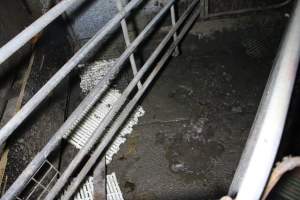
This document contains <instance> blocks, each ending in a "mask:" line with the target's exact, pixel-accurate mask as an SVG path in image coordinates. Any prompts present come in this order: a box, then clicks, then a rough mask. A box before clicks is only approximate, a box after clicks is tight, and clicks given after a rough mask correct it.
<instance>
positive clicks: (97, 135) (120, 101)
mask: <svg viewBox="0 0 300 200" xmlns="http://www.w3.org/2000/svg"><path fill="white" fill-rule="evenodd" d="M175 1H176V0H171V1H169V2H168V3H167V4H166V5H165V6H164V8H163V9H162V10H161V11H160V13H159V14H157V15H156V17H155V18H154V19H153V20H152V21H151V22H150V24H151V23H152V22H158V20H159V19H161V17H162V16H163V15H164V14H165V13H166V12H167V11H168V9H169V8H170V7H171V5H172V4H173V3H174V2H175ZM152 28H153V27H152ZM173 34H174V33H173ZM171 37H172V35H170V38H171ZM156 54H158V53H156ZM155 58H156V57H155ZM155 58H154V56H151V57H150V58H149V59H148V60H147V62H146V63H145V65H144V66H148V65H151V63H152V62H153V61H154V59H155ZM143 69H144V70H143ZM109 73H110V72H108V74H107V75H106V76H105V77H107V76H110V75H109ZM142 73H145V67H143V68H142V69H141V70H140V71H139V72H138V73H137V75H136V76H135V77H134V79H133V80H132V82H130V83H129V85H128V87H127V88H126V89H125V91H124V92H123V94H122V96H121V97H120V98H119V99H118V101H117V102H116V103H115V104H114V106H113V107H112V109H111V110H110V112H109V113H108V114H107V115H106V116H105V118H104V119H103V120H102V121H101V124H100V125H99V126H98V127H97V129H96V131H95V134H93V135H92V137H91V138H90V139H89V140H88V142H87V143H86V144H85V146H84V147H83V148H82V149H81V150H80V151H79V153H77V155H76V156H75V158H74V159H73V160H72V161H71V163H70V164H69V165H68V167H67V169H66V170H65V171H64V173H63V174H62V175H61V177H60V178H59V179H58V181H57V182H56V184H55V185H54V186H53V188H52V189H51V191H50V192H49V193H48V195H47V197H46V198H45V199H46V200H51V199H54V198H55V196H56V195H57V194H58V193H59V192H60V190H61V189H62V188H63V187H64V186H65V184H66V183H67V181H68V179H69V178H70V176H71V175H72V173H73V171H74V170H75V169H76V168H77V166H78V165H79V164H80V162H81V161H82V159H83V158H84V157H85V156H86V155H88V153H89V152H90V150H91V149H92V148H93V146H94V145H95V144H96V143H97V141H98V140H99V138H100V137H101V136H102V135H101V134H102V133H103V132H104V131H105V129H106V128H107V126H108V125H109V124H110V123H111V121H112V120H113V119H114V117H115V116H116V114H117V113H118V112H119V110H120V109H121V107H122V105H123V104H124V103H125V101H126V99H127V97H128V96H129V94H130V93H131V91H132V90H133V88H134V87H135V86H136V84H137V82H138V81H140V79H141V76H142ZM105 77H104V78H105ZM102 81H103V80H102ZM102 81H101V82H102ZM134 83H135V84H134ZM104 84H105V83H104ZM101 85H103V84H101ZM106 85H108V84H106ZM96 91H98V90H96Z"/></svg>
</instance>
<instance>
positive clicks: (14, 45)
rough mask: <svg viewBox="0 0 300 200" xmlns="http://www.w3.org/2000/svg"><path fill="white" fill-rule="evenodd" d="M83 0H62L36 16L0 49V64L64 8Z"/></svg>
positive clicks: (62, 11)
mask: <svg viewBox="0 0 300 200" xmlns="http://www.w3.org/2000/svg"><path fill="white" fill-rule="evenodd" d="M84 1H85V0H63V1H61V2H60V3H58V4H57V5H55V6H54V7H53V8H52V9H50V10H49V11H48V12H47V13H45V14H44V15H43V16H41V17H40V18H38V19H37V20H36V21H35V22H33V23H32V24H31V25H30V26H28V27H27V28H25V29H24V30H23V31H22V32H21V33H19V34H18V35H17V36H15V37H14V38H13V39H11V40H10V41H9V42H8V43H6V44H5V45H4V46H3V47H2V48H1V49H0V65H1V64H2V63H4V62H5V61H6V60H7V59H8V58H9V57H10V56H12V55H13V54H14V53H15V52H16V51H18V50H19V49H20V48H22V47H23V46H24V45H25V44H26V43H27V42H29V41H30V40H31V39H32V38H33V37H34V36H36V35H37V34H38V33H39V32H41V31H42V30H43V29H44V28H45V27H46V26H48V25H49V24H50V23H51V22H52V21H54V20H55V19H56V18H57V17H59V16H60V15H61V14H63V13H64V12H65V11H66V10H68V9H69V8H70V7H72V6H73V5H75V4H78V5H79V4H81V3H83V2H84Z"/></svg>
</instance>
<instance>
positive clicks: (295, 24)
mask: <svg viewBox="0 0 300 200" xmlns="http://www.w3.org/2000/svg"><path fill="white" fill-rule="evenodd" d="M299 20H300V1H297V2H296V6H295V11H294V14H293V17H292V18H291V21H290V24H289V26H288V29H287V32H286V34H285V36H284V39H283V41H282V44H281V47H280V50H279V52H278V55H277V58H276V60H275V62H274V66H273V69H272V72H271V74H270V77H269V80H268V83H267V85H266V88H265V91H264V94H263V97H262V100H261V103H260V106H259V108H258V111H257V114H256V118H255V120H254V123H253V125H252V128H251V131H250V135H249V139H248V141H247V144H246V148H245V150H244V152H243V155H242V158H241V160H240V163H239V166H238V169H237V171H236V173H235V176H234V179H233V182H232V185H231V187H230V191H229V194H230V195H231V196H235V195H237V196H236V198H235V199H236V200H253V199H259V198H260V196H261V194H262V192H263V190H264V187H265V184H266V182H267V180H268V177H269V174H270V171H271V169H272V166H273V163H274V160H275V156H276V154H277V151H278V147H279V144H280V140H281V137H282V132H283V128H284V125H285V120H286V116H287V112H288V109H289V104H290V99H291V95H292V92H293V87H294V82H295V78H296V73H297V69H298V64H299V57H300V22H299Z"/></svg>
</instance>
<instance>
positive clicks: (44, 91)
mask: <svg viewBox="0 0 300 200" xmlns="http://www.w3.org/2000/svg"><path fill="white" fill-rule="evenodd" d="M142 1H143V0H133V1H131V2H130V3H129V4H128V5H127V6H126V7H125V8H124V10H123V12H121V13H119V14H117V15H116V16H115V17H114V18H113V19H111V20H110V21H109V22H108V23H107V24H106V25H105V26H104V27H103V28H102V29H101V30H100V31H98V32H97V33H96V35H95V36H94V37H93V38H92V39H90V40H89V41H88V42H87V43H86V44H85V45H84V46H83V47H82V48H81V49H80V50H79V51H78V52H77V53H76V54H75V55H74V56H73V57H72V58H71V59H70V60H69V61H68V62H67V63H66V64H65V65H64V66H63V67H62V68H61V69H60V70H58V72H57V73H56V74H55V75H54V76H52V78H51V79H50V80H49V81H48V82H47V83H46V84H45V85H44V86H43V87H42V88H41V89H40V90H39V91H38V92H37V93H36V94H35V95H34V96H33V97H32V98H31V99H30V100H29V101H28V102H27V103H26V104H25V105H24V106H23V107H22V108H21V110H20V111H19V112H17V113H16V115H15V116H14V117H13V118H12V119H10V120H9V121H8V123H6V124H5V126H4V127H3V128H2V129H1V130H0V146H2V145H3V144H4V142H5V141H6V140H7V138H8V137H9V136H10V135H11V134H12V133H13V131H14V130H15V129H17V128H18V127H19V126H20V125H21V123H22V122H23V121H24V120H25V119H26V118H27V117H28V116H29V115H30V114H31V113H32V112H33V111H34V110H35V109H36V108H37V107H38V106H39V104H40V103H42V102H43V100H44V99H45V98H46V97H47V96H48V95H49V94H50V93H51V92H52V91H53V90H54V88H55V87H56V86H57V85H58V84H59V83H60V82H61V81H62V80H63V79H64V78H65V77H66V76H67V75H68V74H69V73H70V72H71V71H72V70H73V69H74V68H75V67H76V66H77V65H78V64H79V63H80V62H81V60H83V59H84V58H85V57H86V56H87V55H88V54H89V53H90V52H91V51H92V50H94V48H96V47H97V46H98V45H99V43H100V42H101V41H102V40H103V39H104V38H105V37H106V36H107V35H108V34H110V33H111V32H113V31H114V30H115V29H116V28H117V26H118V25H119V23H120V21H121V20H122V19H123V18H124V17H126V16H127V15H128V14H129V13H130V11H131V10H132V9H134V8H136V7H137V6H138V5H139V4H140V3H141V2H142Z"/></svg>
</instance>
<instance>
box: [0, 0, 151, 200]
mask: <svg viewBox="0 0 300 200" xmlns="http://www.w3.org/2000/svg"><path fill="white" fill-rule="evenodd" d="M142 1H143V0H133V1H131V2H130V3H129V4H128V5H127V6H126V7H125V8H124V10H123V12H122V13H119V14H117V15H116V16H115V17H114V18H113V19H112V20H110V21H109V23H108V24H107V25H105V26H104V27H103V28H102V29H101V30H100V31H99V32H98V33H97V34H96V35H95V36H94V37H93V38H92V39H91V40H90V41H89V42H88V43H87V44H86V45H84V46H83V47H82V48H81V49H80V50H79V51H78V52H77V53H76V54H75V55H74V56H73V57H72V58H71V59H70V60H69V61H68V62H67V63H66V64H65V65H64V67H62V69H60V70H59V71H58V72H57V73H56V74H55V75H54V77H52V78H51V79H50V81H48V82H47V83H46V85H45V86H43V88H41V89H40V90H39V92H38V93H37V94H35V95H34V97H33V98H32V99H31V100H29V102H28V103H27V104H25V105H24V107H23V108H22V109H21V110H20V111H19V112H18V113H17V114H16V115H15V116H14V117H13V118H12V119H11V120H10V121H9V122H8V124H6V125H5V126H4V127H3V128H2V129H1V130H0V144H3V142H4V141H5V140H6V139H7V138H8V137H9V135H10V134H11V133H12V132H13V131H14V130H15V129H16V128H17V127H18V126H19V125H20V124H21V123H22V121H24V120H25V118H26V117H27V116H28V115H29V114H30V113H31V112H32V111H33V110H34V108H35V107H36V106H38V104H39V103H41V102H42V100H43V99H44V98H46V97H47V95H48V94H49V93H50V92H51V91H52V90H53V89H54V88H55V86H56V85H57V84H58V83H57V82H58V81H60V80H62V79H63V78H64V77H65V76H66V75H67V74H68V73H69V72H70V71H71V70H72V69H73V68H74V67H75V66H76V65H77V64H78V63H79V62H80V61H81V60H82V59H83V58H84V57H85V56H86V55H87V54H88V53H89V52H90V51H91V50H92V49H93V48H94V47H95V46H96V45H97V43H99V42H100V41H101V40H102V39H103V38H104V37H105V36H106V35H107V34H108V33H109V32H111V29H112V28H115V26H116V25H117V24H118V23H119V22H120V21H121V19H122V18H123V17H125V16H127V15H128V14H129V12H130V11H131V10H132V9H134V8H136V7H137V6H138V5H139V4H140V3H141V2H142ZM156 23H157V22H155V23H152V24H150V25H151V26H150V27H148V29H147V30H145V31H144V32H142V33H141V34H140V35H139V36H140V37H139V38H137V39H136V40H135V41H134V43H132V45H131V46H130V48H128V49H127V51H125V52H124V53H123V57H120V59H119V62H118V64H117V65H116V67H115V68H120V66H121V65H122V64H123V63H124V62H125V61H126V58H128V57H129V55H130V53H131V52H133V51H134V50H135V48H136V46H137V45H138V44H140V42H141V41H142V40H143V39H144V37H145V35H147V34H149V32H150V30H151V29H152V26H153V25H155V24H156ZM114 72H115V71H114ZM116 73H117V72H116ZM116 73H114V75H115V74H116ZM112 78H113V77H107V78H106V79H104V80H103V81H102V82H101V83H99V84H98V87H97V86H96V88H95V89H94V90H93V92H91V93H90V94H89V95H88V96H87V97H86V98H85V99H84V101H83V102H82V103H81V104H80V105H79V106H78V107H77V108H76V110H75V111H74V112H73V113H72V115H71V116H70V117H69V118H68V119H67V121H66V122H65V123H64V124H63V126H62V127H61V128H60V129H59V130H58V131H57V132H56V133H55V135H54V136H53V137H52V138H51V140H50V141H49V142H48V144H47V145H46V146H45V147H44V148H43V150H42V151H41V152H39V153H38V154H37V156H36V157H35V158H34V159H33V160H32V161H31V162H30V164H29V165H28V166H27V167H26V169H25V170H24V171H23V172H22V174H21V175H20V176H19V177H18V179H17V180H16V181H15V182H14V183H13V185H12V186H11V187H10V188H9V189H8V190H7V192H6V193H5V194H4V196H3V197H2V200H9V199H13V198H14V197H15V196H17V195H18V194H19V192H21V191H22V190H23V189H24V187H25V183H26V182H27V181H28V180H29V179H30V178H31V176H32V175H33V174H34V173H35V171H36V170H37V169H38V168H39V166H41V165H42V163H43V162H44V161H45V159H46V158H47V156H48V155H49V154H50V153H51V152H52V151H53V150H54V149H55V148H56V147H57V146H58V144H59V142H60V141H61V139H62V138H63V136H64V134H66V132H68V131H70V129H71V128H73V127H74V126H75V125H76V122H77V121H78V120H81V119H82V118H83V117H84V115H85V114H86V113H87V112H88V110H89V109H90V108H91V107H92V106H93V103H95V102H96V101H97V100H98V98H99V97H100V96H101V95H102V93H103V92H104V91H105V89H106V88H105V87H107V82H108V81H109V80H110V79H112ZM99 88H100V89H99ZM101 88H104V89H103V90H101ZM101 91H102V92H101ZM78 118H79V119H78Z"/></svg>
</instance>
